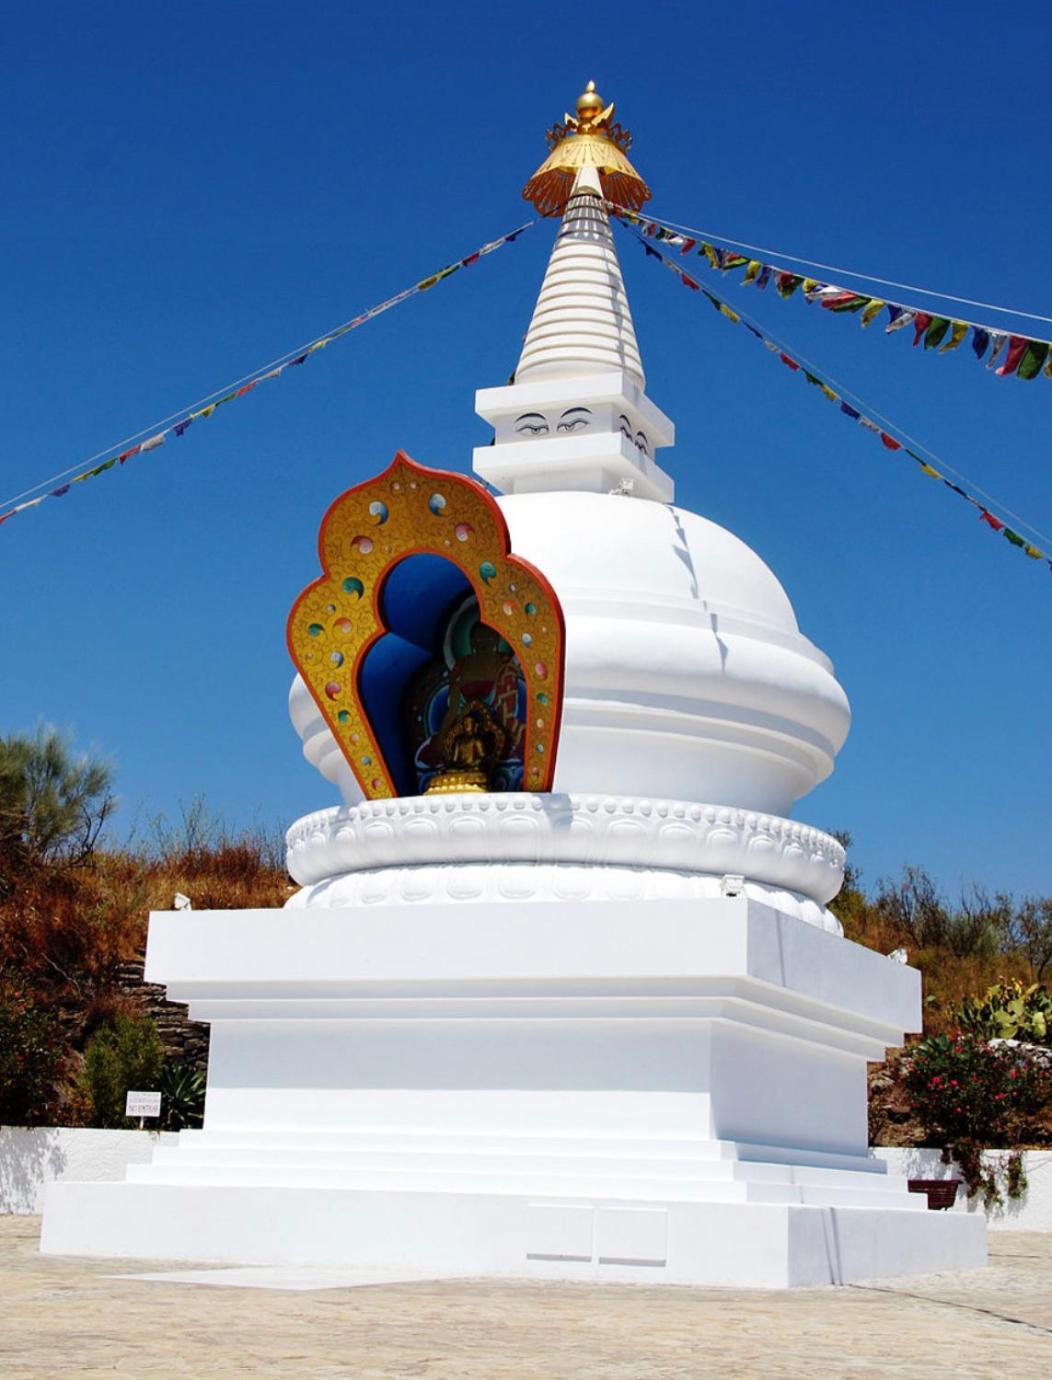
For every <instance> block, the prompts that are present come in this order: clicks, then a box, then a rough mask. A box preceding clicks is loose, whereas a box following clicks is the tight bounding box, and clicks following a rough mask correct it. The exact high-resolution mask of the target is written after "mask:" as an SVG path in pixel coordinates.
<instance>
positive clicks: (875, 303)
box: [859, 297, 888, 326]
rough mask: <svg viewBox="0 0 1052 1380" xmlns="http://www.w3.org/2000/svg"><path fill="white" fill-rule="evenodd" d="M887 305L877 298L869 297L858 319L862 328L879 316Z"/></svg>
mask: <svg viewBox="0 0 1052 1380" xmlns="http://www.w3.org/2000/svg"><path fill="white" fill-rule="evenodd" d="M887 305H888V304H887V302H882V301H881V300H880V298H879V297H871V298H870V300H869V301H868V302H867V303H866V305H865V306H864V307H863V308H862V315H861V316H860V317H859V320H860V321H861V322H862V324H863V326H868V325H869V323H870V322H871V321H872V320H873V319H874V317H876V316H879V315H880V313H881V311H882V310H883V309H884V307H886V306H887Z"/></svg>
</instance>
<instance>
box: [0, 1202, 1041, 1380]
mask: <svg viewBox="0 0 1052 1380" xmlns="http://www.w3.org/2000/svg"><path fill="white" fill-rule="evenodd" d="M38 1234H39V1218H31V1217H0V1376H2V1377H3V1380H51V1378H52V1377H54V1380H59V1377H61V1380H71V1377H75V1380H101V1377H103V1376H105V1377H108V1378H110V1380H112V1377H114V1376H116V1377H125V1378H126V1380H153V1377H165V1380H176V1378H177V1377H194V1380H213V1377H215V1380H227V1378H228V1377H235V1376H238V1377H241V1376H251V1377H253V1380H255V1377H260V1378H261V1380H336V1378H337V1377H339V1378H340V1380H346V1378H347V1377H354V1380H373V1378H374V1377H396V1376H414V1377H425V1380H503V1377H514V1378H515V1380H564V1378H565V1380H570V1377H573V1380H581V1377H591V1376H601V1377H611V1378H612V1380H651V1377H653V1378H654V1380H666V1378H669V1377H675V1378H676V1380H679V1377H690V1380H708V1378H709V1377H716V1376H718V1377H720V1380H729V1378H730V1377H733V1380H741V1378H745V1380H751V1377H763V1380H783V1377H794V1378H795V1377H807V1380H914V1378H916V1380H921V1377H924V1380H930V1377H932V1376H939V1377H942V1376H946V1377H952V1378H953V1380H973V1378H975V1380H987V1377H989V1380H1015V1377H1019V1380H1030V1377H1032V1376H1040V1375H1049V1374H1052V1234H1049V1235H1045V1234H1041V1235H1038V1234H1035V1233H1021V1232H1020V1233H1016V1232H1004V1233H998V1234H996V1235H994V1236H992V1237H991V1239H990V1253H991V1264H990V1266H989V1268H988V1269H986V1270H972V1271H968V1272H964V1273H959V1274H944V1275H926V1276H920V1277H914V1278H912V1279H909V1280H901V1281H875V1282H874V1283H873V1284H871V1285H852V1286H849V1287H847V1288H843V1289H807V1290H796V1291H791V1292H779V1293H773V1292H766V1291H764V1292H760V1291H743V1290H736V1289H690V1288H683V1287H674V1286H669V1287H664V1288H654V1287H650V1286H643V1285H617V1284H603V1285H591V1284H561V1283H556V1282H548V1281H544V1282H538V1281H496V1280H463V1279H452V1280H451V1279H446V1280H438V1281H427V1282H416V1283H388V1284H377V1285H366V1286H362V1285H358V1286H356V1287H352V1288H344V1289H340V1288H328V1287H326V1288H322V1289H318V1290H307V1291H303V1290H297V1291H291V1292H290V1291H288V1290H285V1291H280V1292H277V1291H271V1290H261V1289H258V1288H220V1289H217V1288H213V1287H207V1286H201V1285H194V1284H189V1285H188V1284H185V1283H170V1282H146V1281H143V1280H141V1279H138V1280H136V1279H130V1278H122V1277H121V1276H122V1275H127V1276H130V1275H133V1274H142V1273H143V1272H145V1271H150V1272H153V1273H158V1272H160V1271H162V1270H165V1269H166V1270H167V1271H169V1272H170V1271H171V1270H172V1268H173V1267H172V1265H171V1264H170V1263H167V1266H166V1263H165V1262H157V1261H119V1262H118V1261H113V1260H81V1259H73V1258H68V1257H56V1256H41V1255H39V1253H38V1251H37V1238H38ZM186 1268H187V1266H186V1265H185V1264H182V1265H181V1266H180V1267H179V1269H180V1271H184V1270H185V1269H186Z"/></svg>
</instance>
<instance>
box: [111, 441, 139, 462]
mask: <svg viewBox="0 0 1052 1380" xmlns="http://www.w3.org/2000/svg"><path fill="white" fill-rule="evenodd" d="M141 450H142V446H141V445H140V446H132V448H131V450H126V451H125V452H124V454H123V455H118V456H117V459H118V460H119V461H120V462H121V464H122V465H123V464H124V462H125V460H130V459H131V458H132V456H133V455H138V453H139V451H141Z"/></svg>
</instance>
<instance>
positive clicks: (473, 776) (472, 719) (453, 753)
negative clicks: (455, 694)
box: [424, 700, 507, 795]
mask: <svg viewBox="0 0 1052 1380" xmlns="http://www.w3.org/2000/svg"><path fill="white" fill-rule="evenodd" d="M506 738H507V735H506V734H505V732H504V729H503V728H501V726H500V724H498V723H497V721H496V719H494V717H493V715H492V713H491V712H490V709H489V707H488V705H486V704H485V703H484V702H483V701H482V700H469V701H468V703H467V704H466V705H465V706H464V708H463V709H462V710H461V711H460V713H459V714H458V715H457V717H456V718H455V719H454V720H453V722H452V723H451V724H450V726H449V727H448V728H447V729H446V730H445V732H444V733H443V734H442V737H441V740H440V746H441V750H442V756H443V765H442V766H441V767H440V768H439V769H438V771H437V772H435V774H434V776H433V777H432V778H431V780H430V781H429V782H428V784H427V788H426V789H425V791H424V794H425V795H451V794H454V793H459V792H468V793H471V794H478V793H481V792H484V791H487V790H488V789H489V778H490V773H491V772H492V770H493V768H494V766H495V765H496V764H497V762H499V761H500V759H501V756H502V754H503V752H504V745H505V741H506Z"/></svg>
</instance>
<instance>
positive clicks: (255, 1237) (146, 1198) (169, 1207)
mask: <svg viewBox="0 0 1052 1380" xmlns="http://www.w3.org/2000/svg"><path fill="white" fill-rule="evenodd" d="M578 1206H580V1207H581V1208H582V1209H583V1211H584V1214H585V1217H586V1222H585V1226H584V1230H583V1232H581V1233H579V1236H578V1239H577V1240H575V1241H572V1242H571V1244H572V1246H573V1248H574V1250H579V1251H580V1253H581V1255H582V1257H584V1258H581V1259H561V1258H556V1259H550V1258H549V1259H545V1258H542V1257H544V1256H546V1255H547V1256H551V1255H557V1254H558V1253H557V1252H554V1251H552V1250H551V1249H550V1248H551V1247H552V1246H553V1245H554V1246H561V1245H563V1244H565V1242H566V1237H565V1236H563V1235H560V1236H555V1237H553V1235H552V1233H551V1231H550V1229H549V1227H548V1225H547V1219H545V1218H543V1217H540V1218H538V1217H536V1216H535V1215H534V1211H535V1208H536V1207H537V1203H536V1202H535V1201H533V1200H531V1199H530V1198H528V1197H516V1196H512V1195H487V1194H484V1193H477V1194H471V1195H464V1194H441V1193H430V1192H417V1193H412V1192H400V1193H390V1192H388V1193H384V1192H354V1191H348V1190H335V1191H326V1190H319V1189H309V1188H265V1187H256V1188H249V1187H243V1186H238V1187H230V1188H221V1187H216V1186H200V1187H191V1186H188V1185H161V1184H149V1185H147V1184H142V1185H140V1184H127V1185H120V1184H69V1183H60V1184H52V1185H51V1187H50V1189H49V1192H48V1202H47V1210H46V1212H45V1216H44V1229H43V1234H42V1237H41V1250H42V1251H44V1252H45V1253H47V1254H64V1255H103V1256H106V1255H108V1256H140V1257H142V1256H144V1255H145V1256H155V1257H156V1256H158V1255H159V1254H160V1252H159V1250H158V1247H159V1246H160V1245H161V1244H163V1245H164V1247H165V1250H166V1253H167V1254H168V1255H169V1256H170V1258H172V1259H174V1260H178V1259H181V1260H194V1261H207V1260H212V1261H215V1262H217V1263H222V1262H225V1261H229V1262H231V1263H234V1262H236V1263H241V1264H252V1263H255V1262H258V1263H261V1264H270V1265H274V1264H280V1265H291V1266H302V1265H307V1264H309V1265H312V1266H315V1267H318V1266H322V1267H328V1268H340V1267H345V1266H347V1265H348V1264H349V1265H352V1266H353V1267H354V1268H355V1269H356V1270H357V1269H363V1270H364V1269H368V1270H374V1271H376V1272H377V1273H378V1274H380V1275H382V1274H384V1273H385V1272H387V1271H389V1270H392V1269H394V1270H400V1269H403V1268H407V1267H408V1268H410V1269H412V1271H413V1273H414V1274H416V1275H420V1276H430V1277H435V1276H436V1275H439V1274H442V1275H450V1274H470V1275H477V1276H519V1277H530V1276H532V1277H535V1278H542V1279H567V1280H597V1281H624V1282H637V1283H644V1284H659V1283H665V1284H704V1285H728V1286H738V1287H741V1286H747V1287H755V1288H768V1289H779V1288H791V1287H808V1286H814V1285H822V1284H843V1283H850V1282H852V1281H854V1280H860V1279H879V1278H881V1277H884V1276H889V1275H899V1274H921V1273H929V1272H931V1271H935V1270H964V1269H975V1268H977V1267H979V1266H981V1265H983V1264H985V1263H986V1246H985V1240H986V1238H985V1229H984V1226H983V1223H982V1221H980V1220H979V1219H977V1218H974V1217H967V1216H963V1217H962V1216H957V1215H956V1214H950V1213H935V1212H927V1211H924V1210H922V1211H894V1210H882V1209H875V1208H872V1207H870V1208H851V1207H835V1206H830V1207H818V1206H786V1205H782V1204H765V1203H753V1204H750V1205H748V1206H747V1207H746V1206H742V1205H740V1204H733V1203H718V1202H699V1203H690V1202H680V1201H671V1202H668V1203H665V1204H662V1205H661V1206H660V1207H655V1206H654V1205H650V1204H648V1205H646V1208H645V1211H646V1213H647V1216H648V1219H649V1220H648V1221H647V1222H645V1223H640V1222H639V1221H638V1220H632V1219H633V1218H634V1217H635V1213H634V1212H632V1211H631V1210H630V1209H631V1207H632V1206H633V1205H627V1204H619V1203H603V1202H584V1203H582V1204H579V1205H578ZM658 1211H661V1212H665V1213H667V1232H666V1234H665V1235H664V1238H662V1234H661V1233H660V1231H659V1230H658V1229H657V1225H656V1223H655V1222H654V1220H653V1217H652V1215H651V1214H653V1213H655V1212H658ZM618 1219H620V1221H619V1220H618ZM622 1224H623V1225H622ZM663 1245H664V1246H665V1249H666V1250H667V1252H668V1254H667V1257H666V1259H665V1261H664V1263H663V1264H658V1263H656V1262H657V1261H658V1260H659V1259H660V1256H657V1255H654V1254H649V1253H651V1252H655V1251H658V1250H660V1249H661V1247H662V1246H663ZM600 1249H601V1250H602V1251H603V1252H604V1254H603V1255H600V1253H599V1252H600ZM638 1250H643V1251H646V1252H648V1254H647V1255H645V1256H643V1257H640V1256H635V1255H633V1254H632V1252H635V1251H638ZM626 1260H631V1261H634V1262H640V1261H648V1260H652V1261H654V1262H655V1263H631V1264H626V1263H623V1262H624V1261H626Z"/></svg>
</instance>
